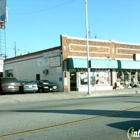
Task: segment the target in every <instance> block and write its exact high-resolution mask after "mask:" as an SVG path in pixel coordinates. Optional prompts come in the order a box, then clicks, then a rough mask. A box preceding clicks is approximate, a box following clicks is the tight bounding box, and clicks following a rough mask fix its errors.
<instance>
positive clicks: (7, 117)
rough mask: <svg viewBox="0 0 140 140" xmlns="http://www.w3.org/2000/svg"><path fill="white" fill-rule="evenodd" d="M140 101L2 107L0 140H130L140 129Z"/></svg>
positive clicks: (131, 97) (120, 98)
mask: <svg viewBox="0 0 140 140" xmlns="http://www.w3.org/2000/svg"><path fill="white" fill-rule="evenodd" d="M139 98H140V94H139V93H138V94H123V95H110V96H100V97H90V98H77V99H64V100H48V101H38V102H37V101H34V102H22V103H14V104H8V103H7V104H1V105H0V124H1V127H0V139H2V140H118V139H119V140H128V136H127V131H128V129H129V128H131V127H133V128H134V130H135V131H138V130H139V129H140V119H139V118H140V113H139V111H140V100H139ZM132 139H140V138H139V137H138V138H132Z"/></svg>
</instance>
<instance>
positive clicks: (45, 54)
mask: <svg viewBox="0 0 140 140" xmlns="http://www.w3.org/2000/svg"><path fill="white" fill-rule="evenodd" d="M60 54H61V51H60V50H54V51H50V52H46V53H43V58H48V57H53V56H57V55H60Z"/></svg>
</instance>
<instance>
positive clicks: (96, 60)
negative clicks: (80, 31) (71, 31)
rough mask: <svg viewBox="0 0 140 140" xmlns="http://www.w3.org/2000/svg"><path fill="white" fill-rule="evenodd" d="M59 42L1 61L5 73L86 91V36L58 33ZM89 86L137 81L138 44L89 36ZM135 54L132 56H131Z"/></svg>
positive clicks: (139, 73)
mask: <svg viewBox="0 0 140 140" xmlns="http://www.w3.org/2000/svg"><path fill="white" fill-rule="evenodd" d="M60 39H61V45H60V46H58V47H54V48H51V49H47V50H42V51H38V52H34V53H30V54H26V55H22V56H17V57H14V58H10V59H6V60H5V61H4V74H5V76H14V77H16V78H17V79H19V80H36V79H48V80H50V81H52V82H53V83H55V84H56V85H57V86H58V90H59V91H65V92H68V91H74V90H77V91H87V90H88V89H87V53H86V39H85V38H75V37H69V36H66V35H61V36H60ZM89 51H90V53H89V54H90V65H91V73H90V75H91V78H90V79H91V90H92V91H94V90H111V89H113V88H114V87H115V86H116V83H118V82H119V83H120V84H121V85H122V86H123V87H128V86H129V84H130V82H131V81H132V80H133V83H134V82H135V83H137V84H139V82H140V61H139V60H140V58H139V54H140V44H129V43H123V42H115V41H113V40H111V41H103V40H97V39H89ZM134 56H135V57H134Z"/></svg>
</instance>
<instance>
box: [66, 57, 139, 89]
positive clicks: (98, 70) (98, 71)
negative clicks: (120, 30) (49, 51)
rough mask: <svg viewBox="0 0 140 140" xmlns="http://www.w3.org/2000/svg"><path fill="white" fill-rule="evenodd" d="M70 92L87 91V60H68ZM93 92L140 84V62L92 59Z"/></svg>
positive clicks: (91, 79)
mask: <svg viewBox="0 0 140 140" xmlns="http://www.w3.org/2000/svg"><path fill="white" fill-rule="evenodd" d="M67 64H68V71H69V73H70V90H71V91H73V90H77V91H87V87H88V86H87V85H88V83H87V59H84V58H83V59H82V58H81V59H80V58H68V61H67ZM90 67H91V68H90V84H91V91H95V90H112V89H113V88H117V85H116V84H118V83H119V84H120V88H130V87H133V86H136V85H138V84H139V83H140V70H139V69H140V61H131V60H111V59H91V60H90Z"/></svg>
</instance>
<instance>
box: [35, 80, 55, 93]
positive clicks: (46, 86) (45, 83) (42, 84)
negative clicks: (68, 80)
mask: <svg viewBox="0 0 140 140" xmlns="http://www.w3.org/2000/svg"><path fill="white" fill-rule="evenodd" d="M35 83H37V86H38V91H39V92H45V91H53V92H55V91H57V86H56V85H54V84H53V83H52V82H50V81H49V80H36V81H35Z"/></svg>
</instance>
